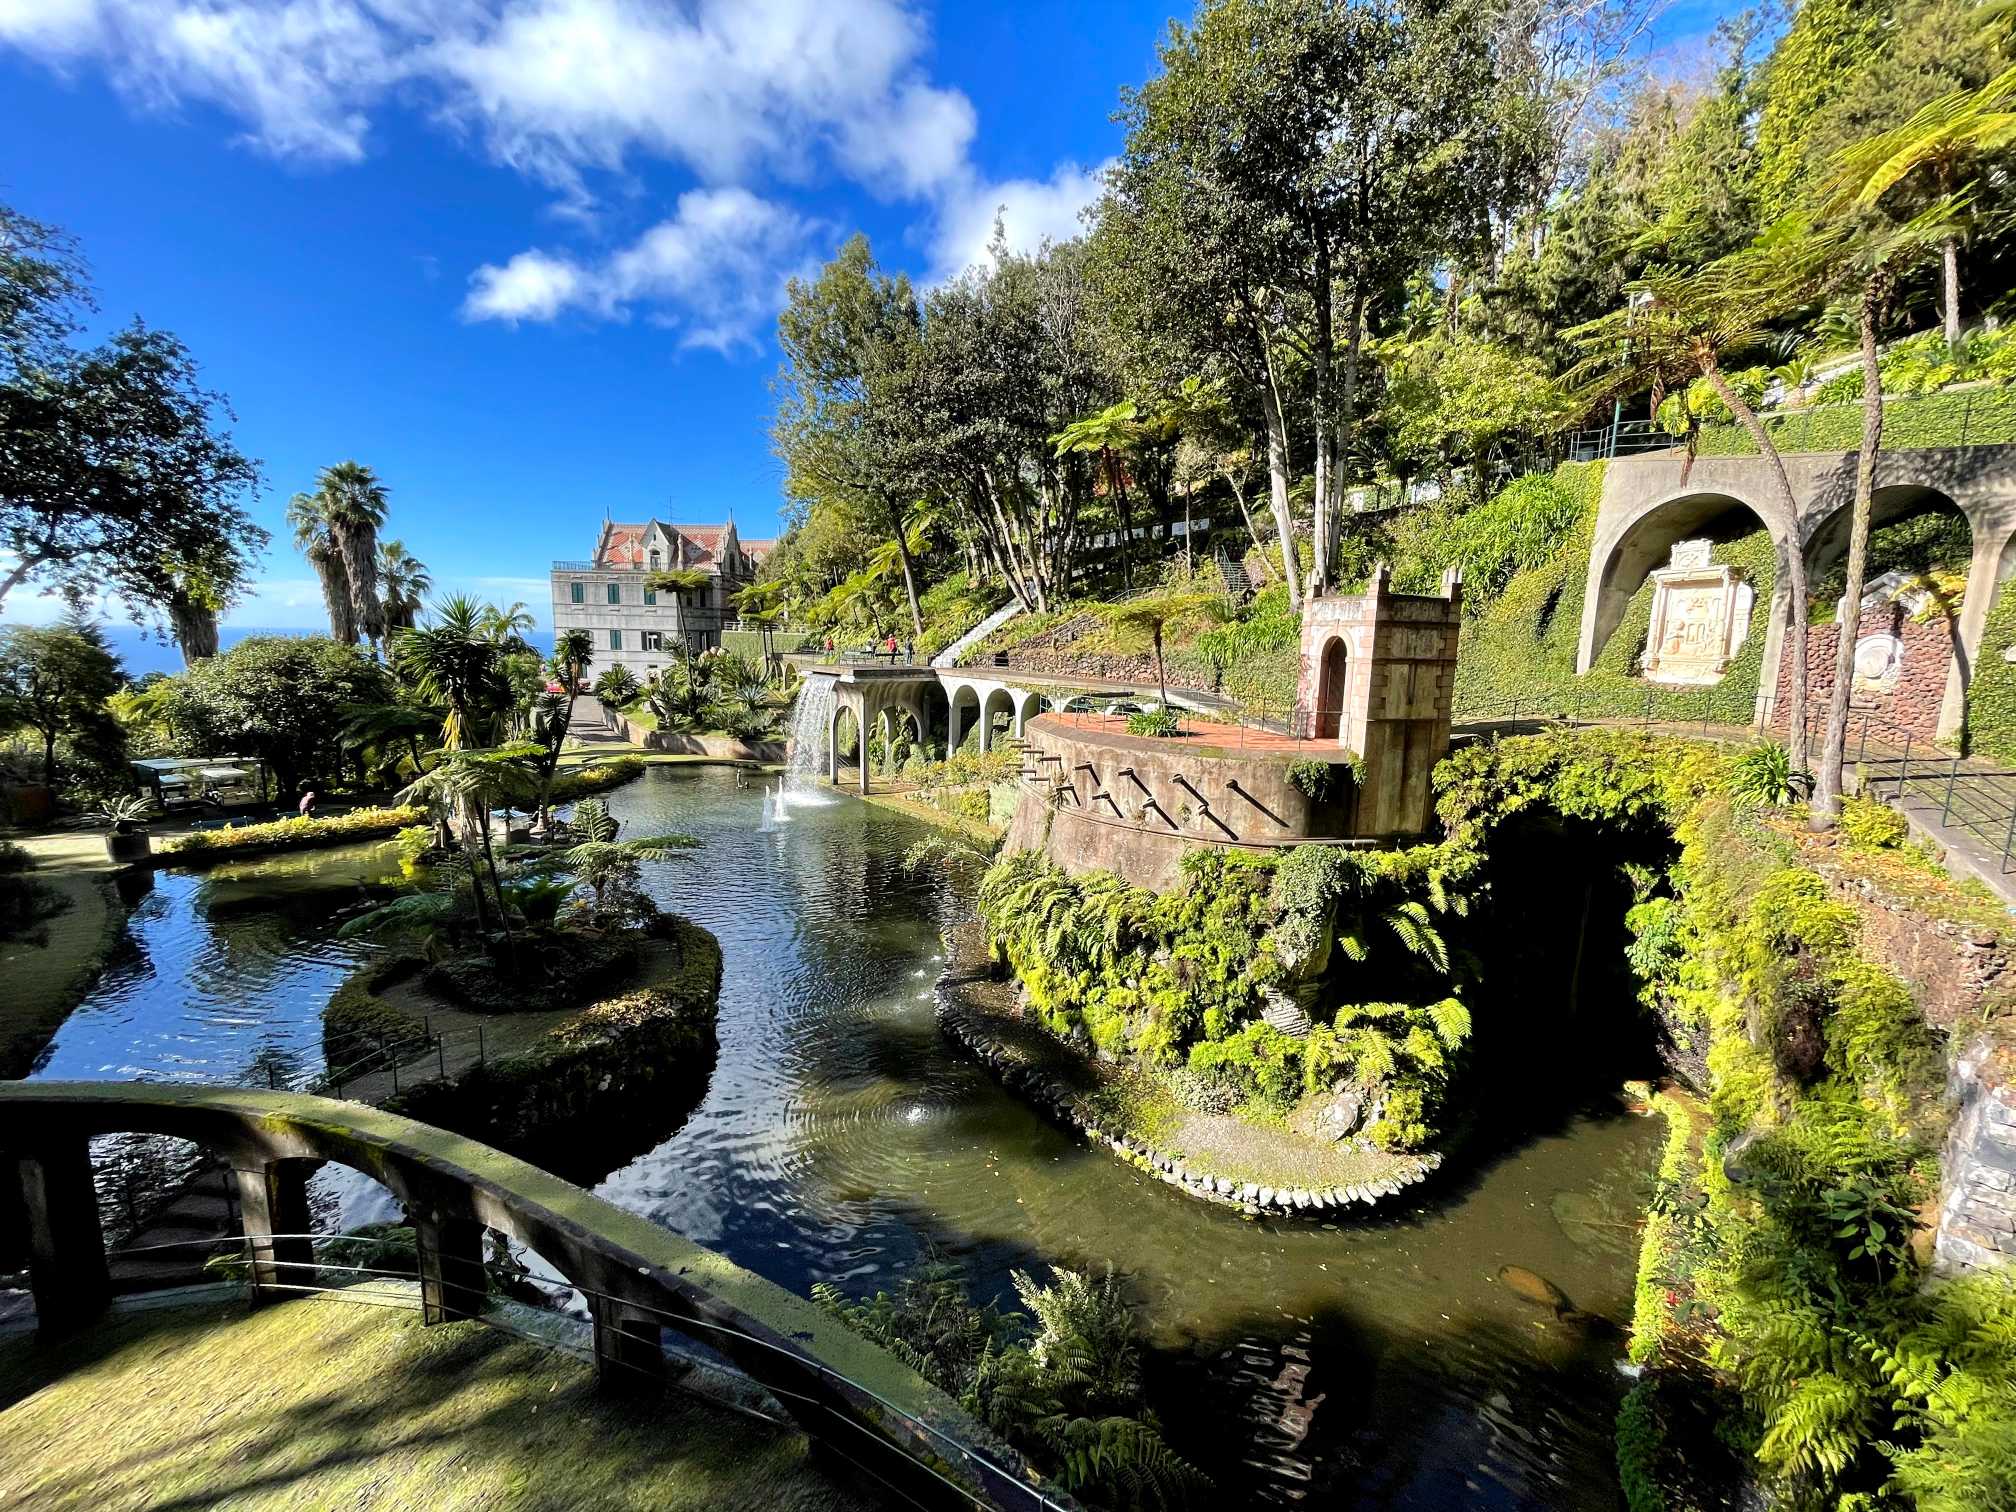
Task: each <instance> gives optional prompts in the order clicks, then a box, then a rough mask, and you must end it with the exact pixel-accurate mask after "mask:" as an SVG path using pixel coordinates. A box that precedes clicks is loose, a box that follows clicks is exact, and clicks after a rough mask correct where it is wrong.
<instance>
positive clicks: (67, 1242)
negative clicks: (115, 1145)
mask: <svg viewBox="0 0 2016 1512" xmlns="http://www.w3.org/2000/svg"><path fill="white" fill-rule="evenodd" d="M16 1169H17V1170H18V1171H19V1173H20V1183H21V1202H22V1208H23V1210H24V1211H25V1212H26V1214H27V1225H28V1284H29V1286H30V1288H31V1289H32V1290H33V1291H34V1294H35V1322H36V1326H37V1328H38V1329H40V1331H41V1332H43V1333H45V1334H60V1333H65V1332H68V1331H70V1330H72V1329H75V1328H77V1327H80V1326H81V1325H83V1324H85V1323H88V1322H90V1320H91V1319H93V1318H95V1317H96V1316H98V1314H99V1313H101V1312H103V1311H104V1310H105V1304H106V1303H107V1302H108V1301H109V1300H110V1299H111V1296H112V1276H111V1271H110V1269H109V1267H108V1266H107V1264H106V1260H105V1236H104V1235H103V1233H102V1232H100V1230H99V1227H98V1189H97V1187H96V1186H95V1185H94V1184H93V1183H92V1180H91V1146H90V1144H89V1142H88V1141H86V1140H85V1139H84V1137H83V1136H81V1135H79V1136H77V1137H76V1138H74V1139H65V1140H62V1141H60V1142H54V1143H50V1144H47V1145H44V1146H42V1147H40V1148H38V1149H35V1150H33V1151H28V1152H24V1153H22V1154H21V1155H20V1157H19V1159H18V1160H17V1162H16Z"/></svg>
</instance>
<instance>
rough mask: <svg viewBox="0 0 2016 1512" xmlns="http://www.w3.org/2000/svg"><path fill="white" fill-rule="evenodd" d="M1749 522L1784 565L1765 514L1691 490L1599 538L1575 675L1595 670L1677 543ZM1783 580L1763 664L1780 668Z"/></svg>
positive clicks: (1781, 546)
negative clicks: (1768, 538)
mask: <svg viewBox="0 0 2016 1512" xmlns="http://www.w3.org/2000/svg"><path fill="white" fill-rule="evenodd" d="M1745 516H1747V517H1748V519H1749V521H1750V522H1752V523H1753V524H1754V525H1759V526H1763V527H1764V528H1766V529H1768V530H1769V531H1770V532H1771V539H1772V543H1773V545H1774V546H1775V547H1776V548H1777V553H1778V561H1779V566H1780V567H1781V569H1782V567H1783V566H1784V563H1785V561H1786V541H1785V536H1784V531H1783V529H1782V527H1781V526H1780V524H1779V523H1778V522H1776V521H1774V520H1773V519H1772V517H1771V514H1770V513H1768V512H1767V509H1765V508H1760V507H1759V506H1757V505H1755V504H1753V503H1751V502H1750V501H1749V500H1747V499H1742V498H1739V497H1737V496H1736V495H1735V494H1732V493H1725V492H1721V491H1718V490H1714V489H1690V490H1687V491H1685V492H1681V493H1676V494H1672V495H1669V496H1668V497H1666V498H1663V499H1660V500H1658V501H1657V502H1655V503H1653V504H1650V505H1648V506H1646V507H1645V508H1643V509H1641V510H1639V511H1637V512H1636V513H1634V514H1633V515H1632V516H1631V517H1630V518H1629V519H1628V520H1625V521H1624V522H1622V523H1621V524H1618V525H1614V526H1612V527H1611V529H1610V530H1609V531H1608V532H1607V533H1606V534H1605V535H1603V536H1599V537H1598V539H1597V541H1596V542H1595V545H1594V547H1593V549H1592V550H1591V551H1590V553H1589V576H1588V581H1587V589H1586V596H1585V598H1584V600H1583V604H1582V637H1581V644H1580V646H1579V647H1578V649H1577V653H1576V658H1575V670H1576V671H1577V672H1578V673H1580V672H1587V671H1588V670H1589V669H1590V668H1591V667H1592V666H1594V665H1595V664H1596V658H1597V657H1598V656H1599V655H1601V654H1602V651H1603V648H1604V646H1605V645H1607V644H1608V643H1609V640H1610V637H1611V636H1612V635H1613V634H1615V633H1616V630H1617V627H1618V625H1620V624H1621V623H1623V620H1624V614H1625V611H1626V609H1628V608H1629V607H1630V604H1631V600H1632V598H1633V596H1634V595H1636V593H1637V592H1638V590H1639V589H1640V588H1641V587H1643V586H1644V583H1645V580H1646V579H1647V578H1648V577H1650V576H1651V575H1652V573H1653V572H1654V571H1656V570H1657V569H1658V568H1659V567H1661V566H1663V565H1664V564H1665V562H1666V560H1667V558H1668V557H1669V556H1670V554H1671V552H1672V550H1673V545H1674V543H1675V542H1676V541H1684V540H1687V539H1688V538H1690V537H1692V536H1697V535H1701V534H1703V533H1705V532H1710V531H1718V530H1721V529H1729V528H1733V527H1734V525H1735V524H1736V523H1738V522H1740V521H1741V520H1742V519H1743V517H1745ZM1784 578H1785V574H1784V572H1783V571H1782V570H1781V571H1780V572H1779V573H1778V574H1777V579H1778V581H1777V583H1776V584H1775V585H1774V588H1773V597H1772V610H1773V612H1772V614H1771V617H1770V619H1769V620H1768V621H1767V624H1768V625H1769V627H1770V636H1771V641H1770V643H1769V644H1767V646H1766V649H1765V654H1764V662H1765V666H1766V667H1767V668H1770V667H1774V666H1776V664H1777V663H1776V648H1775V643H1776V638H1777V632H1778V626H1779V625H1780V623H1781V622H1782V620H1783V618H1784V615H1783V595H1784Z"/></svg>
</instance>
